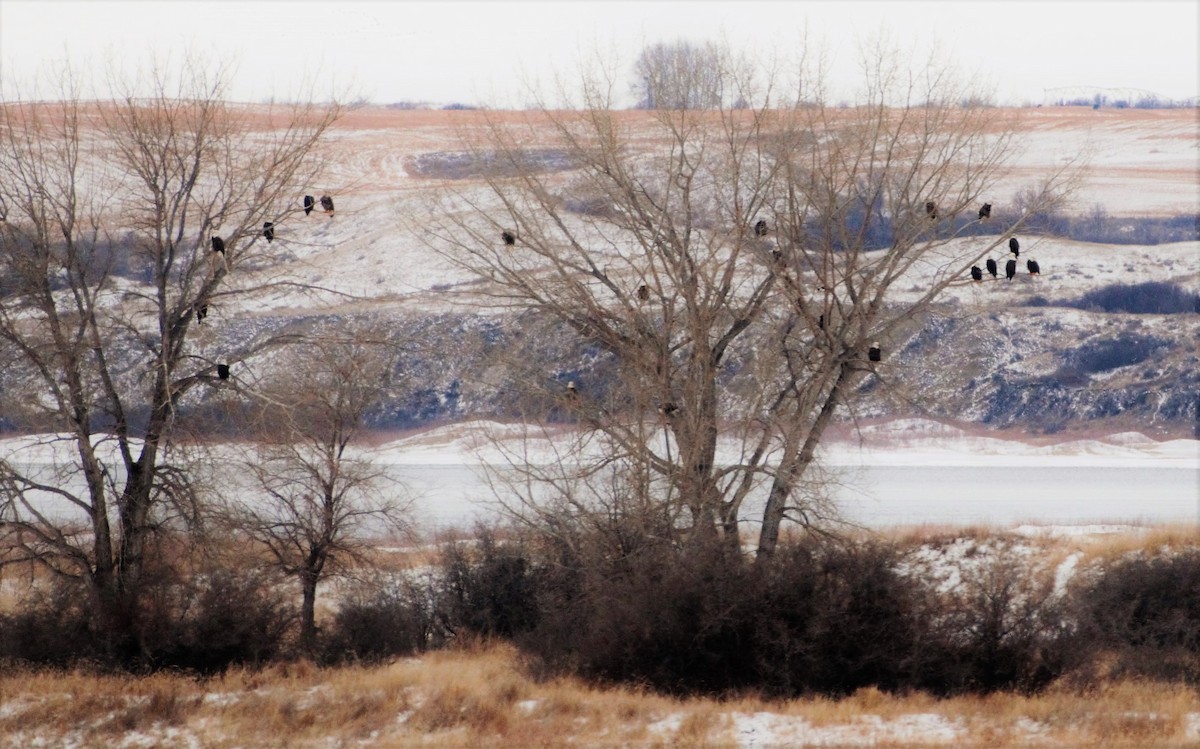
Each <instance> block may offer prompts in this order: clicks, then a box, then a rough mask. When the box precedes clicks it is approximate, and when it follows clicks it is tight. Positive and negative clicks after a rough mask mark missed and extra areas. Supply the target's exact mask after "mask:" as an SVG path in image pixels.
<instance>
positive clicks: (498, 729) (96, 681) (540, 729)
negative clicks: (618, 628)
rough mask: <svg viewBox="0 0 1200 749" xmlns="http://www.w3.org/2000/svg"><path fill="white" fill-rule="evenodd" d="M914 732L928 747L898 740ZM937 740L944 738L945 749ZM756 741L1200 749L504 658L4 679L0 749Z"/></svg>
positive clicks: (1175, 722) (1197, 729) (1114, 712)
mask: <svg viewBox="0 0 1200 749" xmlns="http://www.w3.org/2000/svg"><path fill="white" fill-rule="evenodd" d="M764 715H769V716H770V717H769V718H768V719H764V718H763V717H762V716H764ZM754 720H759V721H762V720H769V722H770V726H769V727H768V728H765V729H762V730H759V731H758V732H757V733H754V732H753V731H754V729H753V728H747V726H752V725H753V723H752V722H751V723H748V722H747V721H754ZM921 721H924V722H925V724H926V725H933V726H934V729H933V731H934V732H933V733H928V732H926V733H925V734H923V733H922V732H921V730H920V729H917V730H915V731H914V730H913V729H911V728H910V727H906V726H911V725H914V724H917V723H920V722H921ZM939 727H940V729H941V730H942V731H944V730H947V727H952V728H953V734H952V739H951V740H950V741H947V738H946V734H944V733H939V732H938V731H939ZM764 731H766V732H764ZM771 732H773V733H771ZM751 734H752V735H753V738H754V741H756V742H757V743H756V744H755V745H757V746H763V745H766V743H767V741H768V740H771V739H773V740H774V741H776V742H777V743H776V745H781V746H804V745H806V744H812V743H814V742H823V744H822V745H830V742H831V739H836V738H837V737H842V740H843V742H844V743H854V744H858V745H862V744H861V743H860V742H868V743H867V745H871V746H881V747H921V746H933V745H937V746H947V745H953V746H957V747H964V748H965V749H970V748H975V747H978V748H982V747H988V748H989V749H990V748H992V747H1025V746H1047V745H1049V746H1095V747H1112V748H1113V749H1118V748H1122V749H1123V748H1125V747H1128V748H1130V749H1132V748H1133V747H1149V746H1154V747H1162V748H1163V749H1175V748H1176V747H1178V748H1180V749H1182V748H1183V747H1194V746H1196V745H1197V742H1198V741H1200V694H1197V692H1196V691H1195V690H1191V689H1187V688H1184V687H1181V686H1175V685H1161V684H1150V683H1132V682H1124V683H1116V684H1111V685H1108V686H1105V687H1103V688H1101V689H1096V690H1091V691H1086V692H1079V691H1072V690H1070V689H1067V688H1056V689H1051V690H1049V691H1047V692H1046V693H1044V694H1041V695H1038V696H1034V697H1023V696H1017V695H991V696H987V697H959V698H954V699H947V700H936V699H934V698H932V697H929V696H927V695H921V694H916V695H907V696H903V695H901V696H897V695H889V694H885V693H882V692H880V691H878V690H874V689H867V690H861V691H859V692H857V693H855V694H854V695H852V696H850V697H847V698H845V699H841V700H831V699H818V698H814V699H801V700H791V701H785V702H779V701H775V702H771V701H764V700H761V699H757V698H754V697H749V696H747V697H743V698H737V699H728V700H723V701H721V700H711V699H690V700H677V699H671V698H668V697H663V696H660V695H654V694H647V693H644V692H640V691H637V690H633V689H625V688H597V687H594V686H589V685H586V684H583V683H581V682H579V681H577V680H574V679H549V680H544V681H537V680H535V679H532V678H530V676H529V675H528V672H527V670H526V669H525V668H523V666H522V664H521V660H520V657H519V656H518V654H517V653H516V652H515V651H514V650H513V649H511V648H509V647H505V646H473V647H464V648H461V649H458V650H453V651H445V652H439V653H433V654H430V655H427V656H425V657H422V658H419V659H416V658H413V659H403V660H398V661H396V662H394V663H392V664H390V665H386V666H379V667H371V668H367V667H358V666H350V667H344V668H337V669H320V668H317V667H314V666H312V665H310V664H307V663H297V664H289V665H281V666H276V667H272V668H268V669H266V670H262V671H234V672H230V673H228V674H226V675H225V676H223V677H221V678H215V679H210V680H206V681H201V680H195V679H191V678H188V677H186V676H181V675H173V674H158V675H154V676H147V677H132V676H119V677H118V676H102V675H90V674H85V673H80V672H70V673H8V674H5V675H4V676H0V737H2V738H0V746H13V747H16V746H29V745H34V744H40V745H43V746H59V745H68V744H69V745H73V746H79V747H102V746H103V747H107V746H120V745H125V746H134V745H137V746H151V745H152V746H163V747H171V746H189V745H190V746H196V745H201V746H205V747H235V746H241V747H247V746H255V747H273V746H278V747H284V746H287V747H315V746H322V747H325V746H373V747H407V746H418V745H419V746H427V747H466V746H470V747H557V746H564V745H567V744H572V745H576V746H605V747H607V746H629V747H655V746H661V747H736V746H739V745H747V744H748V743H749V740H750V738H749V737H750V736H751ZM846 737H855V738H853V739H852V740H851V739H847V738H846ZM739 740H741V741H742V742H743V743H742V744H739Z"/></svg>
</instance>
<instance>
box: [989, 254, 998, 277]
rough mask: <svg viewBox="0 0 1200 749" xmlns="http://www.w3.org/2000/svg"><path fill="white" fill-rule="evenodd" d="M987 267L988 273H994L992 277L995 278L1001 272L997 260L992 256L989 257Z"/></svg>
mask: <svg viewBox="0 0 1200 749" xmlns="http://www.w3.org/2000/svg"><path fill="white" fill-rule="evenodd" d="M987 269H988V273H991V274H992V278H995V277H996V274H997V273H998V272H999V269H998V268H997V267H996V261H995V260H992V259H991V258H990V257H989V258H988V259H987Z"/></svg>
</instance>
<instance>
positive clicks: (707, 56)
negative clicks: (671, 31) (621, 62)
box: [633, 40, 729, 109]
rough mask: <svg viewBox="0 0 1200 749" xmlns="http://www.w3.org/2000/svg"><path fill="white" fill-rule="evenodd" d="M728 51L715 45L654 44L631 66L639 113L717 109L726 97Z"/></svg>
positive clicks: (685, 43) (644, 50)
mask: <svg viewBox="0 0 1200 749" xmlns="http://www.w3.org/2000/svg"><path fill="white" fill-rule="evenodd" d="M727 52H728V48H726V47H722V46H719V45H717V44H715V43H714V42H705V43H703V44H693V43H692V42H689V41H686V40H679V41H675V42H670V43H668V42H657V43H655V44H651V45H649V46H648V47H645V48H644V49H642V51H641V54H639V55H638V59H637V62H635V63H634V66H633V91H634V95H635V96H637V98H638V100H637V107H638V109H716V108H718V107H720V106H721V104H722V102H723V101H724V99H725V96H726V95H727V94H728V91H727V90H726V89H725V84H726V83H727V81H728V76H727V75H726V69H727V67H728V63H729V60H728V55H727Z"/></svg>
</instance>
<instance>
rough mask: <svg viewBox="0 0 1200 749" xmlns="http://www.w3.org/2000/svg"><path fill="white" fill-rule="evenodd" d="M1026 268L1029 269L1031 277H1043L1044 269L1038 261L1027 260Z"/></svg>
mask: <svg viewBox="0 0 1200 749" xmlns="http://www.w3.org/2000/svg"><path fill="white" fill-rule="evenodd" d="M1025 267H1026V268H1028V269H1029V275H1031V276H1040V275H1042V268H1041V266H1039V265H1038V261H1036V260H1032V259H1031V260H1026V261H1025Z"/></svg>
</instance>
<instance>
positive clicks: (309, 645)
mask: <svg viewBox="0 0 1200 749" xmlns="http://www.w3.org/2000/svg"><path fill="white" fill-rule="evenodd" d="M318 579H319V575H318V574H317V572H316V571H314V570H304V571H302V572H301V573H300V585H301V587H302V588H303V599H302V602H301V604H300V648H301V649H302V650H303V651H304V652H305V653H312V652H313V650H315V649H316V646H317V615H316V607H317V580H318Z"/></svg>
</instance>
